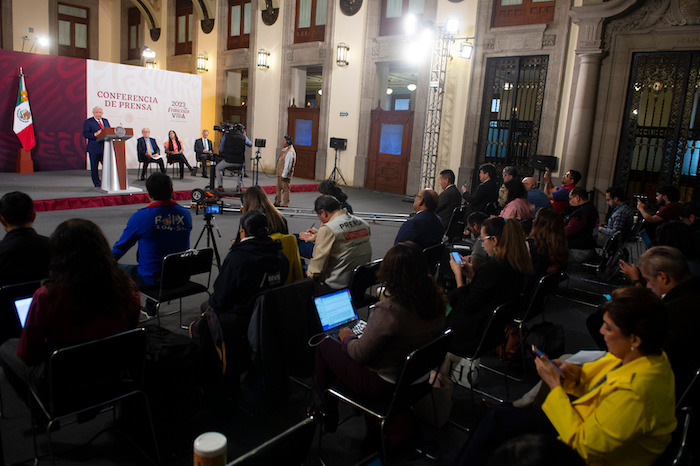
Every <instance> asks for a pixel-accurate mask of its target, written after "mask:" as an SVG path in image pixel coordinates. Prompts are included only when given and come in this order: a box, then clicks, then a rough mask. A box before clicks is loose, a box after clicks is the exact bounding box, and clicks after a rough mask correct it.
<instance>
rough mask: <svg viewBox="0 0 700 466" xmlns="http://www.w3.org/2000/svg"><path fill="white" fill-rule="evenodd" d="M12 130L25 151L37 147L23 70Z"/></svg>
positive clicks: (20, 75)
mask: <svg viewBox="0 0 700 466" xmlns="http://www.w3.org/2000/svg"><path fill="white" fill-rule="evenodd" d="M12 129H13V130H14V132H15V134H16V135H17V138H19V142H20V144H22V148H23V149H24V150H26V151H30V150H32V148H33V147H34V146H36V139H34V121H33V119H32V111H31V110H30V109H29V97H28V96H27V85H26V84H25V82H24V74H22V70H21V69H20V71H19V92H18V93H17V105H15V118H14V123H13V125H12Z"/></svg>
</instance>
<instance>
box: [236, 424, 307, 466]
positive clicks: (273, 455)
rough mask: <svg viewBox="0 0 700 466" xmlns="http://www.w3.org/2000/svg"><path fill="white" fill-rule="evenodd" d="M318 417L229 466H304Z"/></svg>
mask: <svg viewBox="0 0 700 466" xmlns="http://www.w3.org/2000/svg"><path fill="white" fill-rule="evenodd" d="M318 419H319V418H318V417H314V416H312V417H307V418H306V419H304V420H302V421H300V422H298V423H296V424H295V425H293V426H292V427H290V428H289V429H287V430H285V431H284V432H282V433H281V434H279V435H277V436H276V437H273V438H271V439H270V440H268V441H267V442H265V443H263V444H261V445H259V446H257V447H255V448H253V449H252V450H250V451H249V452H248V453H246V454H244V455H243V456H239V457H238V458H236V459H235V460H233V461H232V462H231V463H228V465H227V466H244V465H245V466H253V465H268V464H304V463H305V462H306V459H307V456H308V455H309V449H310V448H311V443H312V442H313V439H314V436H315V433H316V425H317V424H318Z"/></svg>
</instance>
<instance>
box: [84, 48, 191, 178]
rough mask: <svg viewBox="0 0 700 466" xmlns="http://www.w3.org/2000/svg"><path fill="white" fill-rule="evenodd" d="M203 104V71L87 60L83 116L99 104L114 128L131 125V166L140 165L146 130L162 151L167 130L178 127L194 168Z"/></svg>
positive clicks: (127, 150)
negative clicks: (139, 148) (139, 149)
mask: <svg viewBox="0 0 700 466" xmlns="http://www.w3.org/2000/svg"><path fill="white" fill-rule="evenodd" d="M201 102H202V77H201V76H199V75H196V74H188V73H176V72H174V71H165V70H151V69H147V68H143V67H140V66H131V65H119V64H115V63H107V62H102V61H95V60H87V109H86V117H85V118H89V117H91V116H92V109H93V108H94V107H96V106H99V107H102V109H103V110H104V118H106V119H107V120H108V121H109V124H110V126H112V127H116V126H123V127H124V128H133V130H134V137H132V138H131V139H129V140H128V141H127V142H126V160H127V167H129V168H136V167H137V166H138V163H139V162H138V158H137V157H136V140H137V139H138V138H140V137H141V129H143V128H149V129H150V130H151V137H152V138H155V140H156V141H157V142H158V147H159V148H160V151H161V154H164V151H163V142H165V141H167V140H168V132H169V131H171V130H172V131H175V132H176V133H177V136H178V138H179V139H180V141H182V145H183V151H184V153H185V157H186V158H187V160H188V161H189V162H190V164H191V165H192V166H194V165H195V155H194V140H195V139H197V138H199V137H201V135H200V113H201Z"/></svg>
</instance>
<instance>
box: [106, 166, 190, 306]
mask: <svg viewBox="0 0 700 466" xmlns="http://www.w3.org/2000/svg"><path fill="white" fill-rule="evenodd" d="M146 189H147V190H148V195H149V196H150V198H151V200H152V202H151V203H150V204H149V205H148V206H146V207H144V208H143V209H139V210H138V211H136V213H134V214H133V215H132V216H131V218H129V221H128V222H127V224H126V228H125V229H124V232H123V233H122V236H121V238H119V240H118V241H117V242H116V243H115V244H114V247H113V248H112V254H113V255H114V258H115V259H117V260H119V259H120V258H121V257H122V256H123V255H124V254H126V252H127V251H128V250H129V249H130V248H131V247H132V246H133V245H134V244H136V243H137V242H138V252H137V254H136V257H137V258H138V265H124V266H122V268H124V270H126V272H127V273H128V274H129V275H131V278H133V280H134V282H135V283H136V286H138V288H139V290H141V291H147V290H153V289H155V288H158V286H159V285H160V272H161V264H162V262H163V257H165V256H167V255H168V254H172V253H174V252H180V251H185V250H187V249H189V247H190V231H191V230H192V216H191V215H190V212H189V211H188V210H187V209H186V208H184V207H182V206H181V205H178V204H177V203H176V202H175V201H174V200H173V182H172V181H171V180H170V177H169V176H168V175H166V174H165V173H154V174H152V175H151V176H149V177H148V179H147V180H146ZM145 311H146V313H147V314H148V315H150V316H153V315H155V303H154V302H153V301H150V300H146V306H145Z"/></svg>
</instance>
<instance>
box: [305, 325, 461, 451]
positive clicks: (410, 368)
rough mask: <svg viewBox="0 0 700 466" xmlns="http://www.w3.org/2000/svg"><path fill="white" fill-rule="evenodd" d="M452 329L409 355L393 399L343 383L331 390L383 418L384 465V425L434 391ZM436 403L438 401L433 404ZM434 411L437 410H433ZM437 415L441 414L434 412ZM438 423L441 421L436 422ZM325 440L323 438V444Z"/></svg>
mask: <svg viewBox="0 0 700 466" xmlns="http://www.w3.org/2000/svg"><path fill="white" fill-rule="evenodd" d="M451 337H452V330H450V329H447V330H445V332H444V333H443V334H441V335H440V336H438V337H437V338H435V339H434V340H433V341H431V342H429V343H427V344H425V345H423V346H422V347H420V348H418V349H416V350H414V351H412V352H411V353H409V354H408V355H407V356H406V360H405V362H404V365H403V368H402V369H401V372H400V373H399V377H398V379H397V381H396V388H395V389H394V393H393V395H392V397H391V399H390V400H371V399H366V398H364V397H362V396H361V395H359V394H357V393H354V392H352V391H351V390H350V389H349V388H348V387H346V386H344V385H343V384H342V383H340V382H336V383H335V384H333V386H331V388H329V389H328V393H329V394H331V395H333V396H334V397H336V398H338V399H340V400H342V401H344V402H346V403H349V404H351V405H352V406H354V407H355V408H358V409H360V410H362V411H364V412H365V413H366V414H369V415H370V416H373V417H375V418H376V419H377V420H379V433H380V436H381V446H382V447H381V452H380V455H381V460H382V463H381V464H387V451H386V441H385V438H384V427H385V425H386V422H387V421H388V420H389V419H392V418H393V417H394V416H396V415H397V414H400V413H403V412H405V411H406V410H407V409H409V408H410V407H411V406H413V405H414V404H415V403H417V402H418V401H419V400H420V399H422V398H423V397H425V396H426V395H428V394H431V393H432V391H433V385H434V381H435V380H436V379H437V377H434V378H433V381H432V382H431V381H430V372H431V371H433V370H435V371H437V370H439V369H440V366H441V365H442V363H443V361H444V360H445V355H446V354H447V350H448V348H449V346H450V341H451ZM433 406H434V403H433ZM433 411H434V409H433ZM433 415H437V414H436V413H435V412H433ZM435 424H437V422H436V423H435ZM320 441H321V439H319V443H320Z"/></svg>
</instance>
